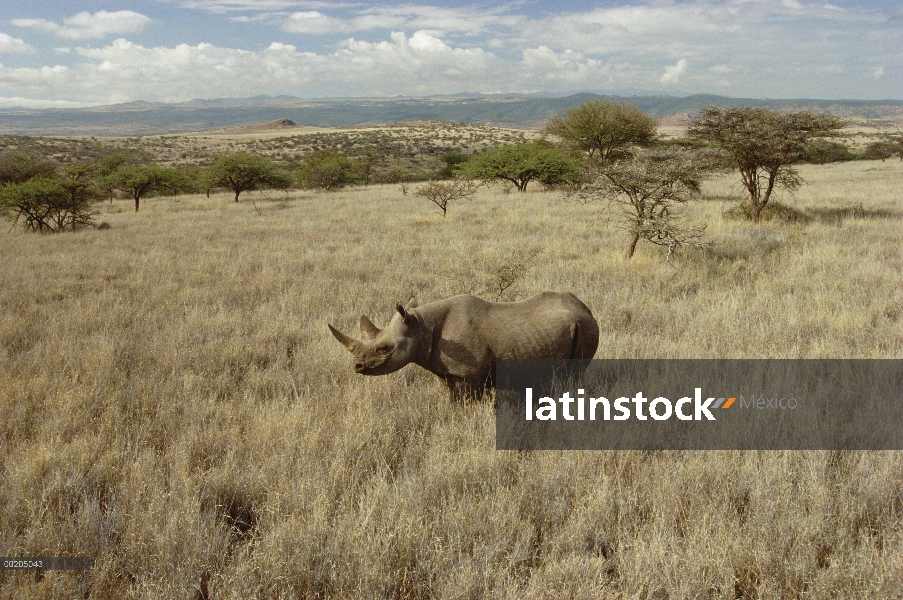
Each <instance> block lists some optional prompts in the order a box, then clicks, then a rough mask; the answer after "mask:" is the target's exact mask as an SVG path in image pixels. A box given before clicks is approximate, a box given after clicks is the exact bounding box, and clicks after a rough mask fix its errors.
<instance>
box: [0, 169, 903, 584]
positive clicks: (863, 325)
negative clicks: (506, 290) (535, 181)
mask: <svg viewBox="0 0 903 600" xmlns="http://www.w3.org/2000/svg"><path fill="white" fill-rule="evenodd" d="M803 174H804V177H806V179H808V180H809V181H810V182H812V185H811V186H809V187H807V188H805V189H804V190H803V191H802V192H801V193H800V194H799V195H798V197H797V198H796V199H795V200H793V201H792V202H790V201H788V204H792V205H793V206H796V207H801V211H802V212H805V213H806V214H807V215H809V216H810V217H811V218H810V219H807V220H805V221H797V222H789V223H788V222H783V221H780V220H775V221H769V222H766V223H763V224H761V225H753V224H750V223H747V222H743V221H736V220H730V219H726V218H724V217H723V216H722V211H723V209H724V208H725V207H726V199H725V198H726V195H727V194H728V193H729V192H730V188H731V181H730V180H729V179H725V180H723V181H719V182H713V183H712V184H710V185H709V186H707V188H706V200H705V201H704V202H701V203H697V204H696V205H695V206H694V207H693V209H692V210H693V217H694V218H696V219H699V220H705V221H707V222H708V223H709V229H708V235H709V237H710V239H712V240H714V241H715V242H717V246H716V247H715V248H714V249H713V250H712V251H709V252H706V253H696V254H684V255H682V256H680V257H678V259H677V261H676V265H677V267H678V268H676V269H675V268H672V267H670V266H668V265H667V264H666V263H665V262H664V261H663V258H662V254H661V253H660V252H659V251H658V249H655V248H652V247H651V246H648V245H647V246H642V245H641V246H640V247H639V248H638V251H637V255H636V256H635V257H634V259H633V260H632V261H631V262H629V263H627V262H625V261H624V260H623V259H622V258H621V255H622V252H623V248H624V245H625V239H624V235H623V233H622V232H621V231H619V230H618V229H617V228H616V227H614V226H613V225H612V224H611V223H609V222H608V221H606V220H605V219H604V218H603V217H601V216H600V215H599V212H598V210H599V207H597V206H583V205H578V204H567V203H562V202H560V201H557V200H556V199H557V195H556V194H555V193H551V192H528V193H526V194H524V195H518V194H514V193H512V194H507V195H506V194H501V193H495V192H487V191H484V192H481V193H480V194H479V195H478V196H477V198H476V199H475V200H473V201H472V202H465V203H460V204H457V205H453V206H451V208H450V209H449V213H448V218H446V219H444V220H443V219H442V217H441V216H439V215H438V214H436V211H435V209H434V208H433V207H432V205H430V204H429V203H427V202H426V201H424V200H422V199H420V200H418V199H414V198H410V197H403V196H402V195H401V193H400V191H399V190H398V189H397V188H396V187H388V186H387V187H371V188H368V189H354V190H348V191H345V192H341V193H335V194H308V193H302V194H293V195H291V196H288V197H283V196H279V195H270V196H269V197H263V196H260V195H257V196H254V195H249V200H250V199H252V198H253V199H254V201H255V203H256V210H255V207H254V206H252V204H251V202H250V201H243V202H242V203H241V204H240V205H235V204H234V203H233V202H232V201H231V199H230V198H229V197H227V196H226V195H223V196H215V197H213V198H211V199H209V200H208V199H206V198H203V197H181V198H178V199H175V200H173V199H158V200H153V199H152V200H150V201H148V202H147V203H146V204H145V205H144V206H142V212H141V213H139V214H134V213H133V212H131V210H130V209H129V208H128V206H127V203H126V202H124V201H123V202H118V203H116V204H114V205H113V210H112V211H111V212H109V214H106V215H104V216H103V219H104V220H106V221H108V222H110V223H111V225H112V229H110V230H107V231H93V230H92V231H84V232H79V233H74V234H62V235H56V236H44V237H39V236H36V235H26V234H24V233H20V232H18V231H16V232H12V233H10V234H8V235H6V234H4V235H3V236H2V237H3V241H2V245H0V282H2V287H0V411H2V414H3V420H2V421H0V482H2V486H0V555H4V556H15V555H18V556H28V555H31V556H38V555H45V556H47V555H88V556H92V557H94V559H95V567H94V569H93V570H92V571H90V572H88V573H75V572H47V573H46V574H44V575H43V576H39V577H36V576H35V575H34V574H33V573H11V572H0V596H3V597H15V598H29V597H47V598H50V597H72V596H75V595H83V596H84V597H92V598H121V597H134V598H277V597H284V598H295V597H334V598H357V597H360V598H364V597H375V598H379V597H385V598H389V597H391V598H421V597H439V598H483V597H490V598H493V597H494V598H540V597H543V598H598V597H609V598H672V599H675V598H781V597H783V598H804V597H805V598H823V597H840V598H850V597H900V595H901V594H903V460H901V455H900V454H899V453H895V452H645V453H644V452H533V453H515V452H497V451H495V450H494V423H493V413H492V408H491V406H489V405H486V404H476V405H467V406H459V405H453V404H450V403H449V402H448V400H447V398H446V393H445V390H444V389H443V388H442V386H441V385H440V382H439V381H438V380H437V379H436V378H434V377H433V376H431V375H429V374H428V373H425V372H424V371H422V370H419V369H418V368H416V367H408V368H407V369H405V370H403V371H402V372H400V373H399V374H396V375H393V376H388V377H382V378H363V377H360V376H357V375H355V374H354V373H353V372H352V371H351V369H350V366H349V362H348V355H347V353H346V351H345V350H344V349H343V348H342V347H341V346H340V345H339V344H337V343H336V342H335V340H333V339H332V338H331V336H330V335H329V332H328V330H327V328H326V323H327V321H331V322H333V323H334V324H337V325H338V326H340V327H341V328H343V329H346V330H350V331H353V330H354V327H353V325H354V323H355V322H356V319H357V316H358V315H359V314H361V313H365V314H368V315H370V316H371V317H372V318H373V319H374V321H375V322H376V323H377V324H382V323H384V322H385V321H386V320H387V318H388V317H389V315H390V312H391V307H392V306H393V305H394V303H395V302H396V301H399V300H402V301H403V300H405V299H407V298H408V297H409V296H410V295H411V294H416V295H417V296H418V298H419V299H420V300H421V302H424V301H430V300H435V299H438V298H443V297H446V296H449V295H451V294H453V293H456V292H458V291H460V290H462V289H467V288H477V287H479V285H480V282H482V281H484V280H485V279H486V277H487V276H491V275H492V274H491V273H487V272H486V267H485V265H493V264H498V261H499V259H500V258H501V259H502V260H504V257H506V256H516V254H515V253H516V252H517V251H521V252H522V255H523V254H529V253H531V252H534V251H536V250H539V249H541V250H542V252H541V253H539V254H536V255H535V258H534V259H533V261H532V263H531V265H530V266H529V268H527V270H526V272H525V275H524V277H523V278H522V279H521V280H520V281H519V282H518V283H517V284H516V286H515V287H514V288H512V291H513V292H516V293H517V294H519V295H520V296H527V295H530V294H532V293H534V292H537V291H540V290H545V289H553V290H569V291H573V292H574V293H575V294H576V295H577V296H578V297H580V298H581V299H583V300H584V301H586V302H587V304H588V305H589V306H590V307H591V308H592V310H593V311H594V313H595V315H596V317H597V319H598V320H599V322H600V325H601V329H602V338H601V343H600V349H599V353H598V356H599V357H619V358H620V357H644V358H661V357H806V358H827V357H858V358H865V357H894V358H901V357H903V327H901V323H903V243H901V242H903V233H901V232H903V229H901V220H903V198H901V194H903V190H901V182H903V166H901V164H900V163H899V161H894V162H891V161H888V162H887V163H851V164H845V165H830V166H825V167H812V168H809V167H807V168H804V173H803ZM859 204H861V205H862V209H861V210H858V209H857V210H855V211H850V210H847V209H848V208H849V207H851V206H858V205H859Z"/></svg>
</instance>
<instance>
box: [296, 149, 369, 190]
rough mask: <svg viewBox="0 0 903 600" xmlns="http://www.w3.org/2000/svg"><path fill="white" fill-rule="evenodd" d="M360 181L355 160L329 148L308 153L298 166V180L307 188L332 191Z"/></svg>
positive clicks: (358, 169)
mask: <svg viewBox="0 0 903 600" xmlns="http://www.w3.org/2000/svg"><path fill="white" fill-rule="evenodd" d="M361 181H362V176H361V169H360V165H359V164H358V163H357V162H355V161H353V160H351V159H350V158H348V157H347V156H345V155H344V154H340V153H338V152H332V151H329V150H318V151H316V152H312V153H310V154H309V155H307V156H305V157H304V160H303V162H302V163H301V166H300V167H299V168H298V182H299V183H300V185H301V187H304V188H308V189H321V190H326V191H333V190H338V189H341V188H343V187H345V186H346V185H351V184H355V183H359V182H361Z"/></svg>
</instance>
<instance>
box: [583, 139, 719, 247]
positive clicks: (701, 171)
mask: <svg viewBox="0 0 903 600" xmlns="http://www.w3.org/2000/svg"><path fill="white" fill-rule="evenodd" d="M715 169H716V164H715V163H714V162H713V160H712V158H711V156H710V155H709V154H707V153H704V152H688V151H684V150H667V151H652V152H647V153H645V154H643V155H640V156H638V157H635V158H632V159H630V160H624V161H618V162H616V163H611V164H608V165H604V166H602V167H601V168H600V169H599V170H598V171H597V172H596V173H595V174H594V175H593V178H592V179H591V180H590V181H588V182H585V183H583V184H581V185H580V186H578V187H575V188H573V189H572V190H571V191H569V193H568V197H570V198H572V199H576V200H579V201H583V202H597V201H602V202H606V203H607V206H611V207H614V208H616V209H617V210H618V218H619V221H620V223H621V226H622V227H623V228H624V229H626V230H627V233H628V243H627V250H626V252H625V257H626V258H627V259H628V260H629V259H630V258H632V257H633V254H634V252H635V251H636V246H637V243H638V242H639V240H640V239H644V240H646V241H648V242H651V243H653V244H656V245H659V246H665V247H667V248H668V258H669V259H670V257H671V253H672V252H673V251H674V250H675V249H676V248H678V247H680V246H690V247H696V248H703V247H706V246H708V245H709V244H708V243H706V242H704V241H702V239H701V237H702V234H703V232H704V231H705V226H704V225H702V226H688V225H686V224H685V222H684V214H683V212H682V211H681V210H680V209H679V205H682V204H686V203H687V202H689V201H690V200H691V199H692V198H693V197H694V196H695V195H696V194H698V193H699V188H700V183H701V182H702V180H703V179H705V177H707V176H708V175H709V174H710V173H712V172H713V171H714V170H715Z"/></svg>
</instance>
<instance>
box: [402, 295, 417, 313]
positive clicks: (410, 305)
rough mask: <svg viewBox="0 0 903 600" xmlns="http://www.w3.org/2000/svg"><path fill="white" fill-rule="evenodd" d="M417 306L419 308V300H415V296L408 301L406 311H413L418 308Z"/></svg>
mask: <svg viewBox="0 0 903 600" xmlns="http://www.w3.org/2000/svg"><path fill="white" fill-rule="evenodd" d="M417 306H418V304H417V298H414V297H413V296H411V299H410V300H408V303H407V305H406V306H405V310H411V309H412V308H417Z"/></svg>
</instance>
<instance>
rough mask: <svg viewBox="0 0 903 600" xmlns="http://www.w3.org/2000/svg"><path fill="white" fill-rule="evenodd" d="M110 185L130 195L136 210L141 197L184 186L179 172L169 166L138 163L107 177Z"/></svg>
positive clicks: (174, 190) (172, 191)
mask: <svg viewBox="0 0 903 600" xmlns="http://www.w3.org/2000/svg"><path fill="white" fill-rule="evenodd" d="M107 182H108V184H109V186H110V187H111V188H113V189H116V190H119V191H121V192H124V193H126V194H128V195H129V197H130V198H132V199H133V200H134V201H135V212H138V208H139V207H140V205H141V198H142V196H145V195H147V194H150V193H153V192H161V191H167V192H171V193H175V192H177V191H178V190H180V189H181V188H182V187H183V183H182V180H181V177H180V176H179V174H178V173H177V172H176V171H175V170H174V169H170V168H168V167H161V166H158V165H138V166H134V167H120V168H119V169H116V170H115V171H113V173H112V174H111V175H109V177H108V178H107Z"/></svg>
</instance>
